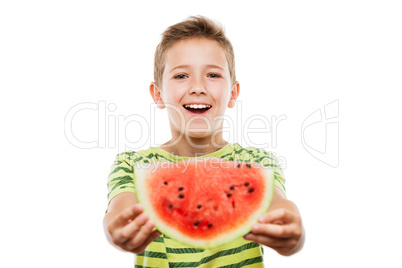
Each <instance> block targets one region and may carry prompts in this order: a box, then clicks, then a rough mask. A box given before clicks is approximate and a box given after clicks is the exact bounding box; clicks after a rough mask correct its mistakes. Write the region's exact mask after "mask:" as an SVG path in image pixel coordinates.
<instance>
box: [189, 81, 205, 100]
mask: <svg viewBox="0 0 402 268" xmlns="http://www.w3.org/2000/svg"><path fill="white" fill-rule="evenodd" d="M190 94H195V95H197V96H198V95H201V94H204V95H205V94H207V90H206V89H205V87H204V84H203V83H202V80H201V79H197V80H195V81H194V83H193V84H192V86H191V89H190Z"/></svg>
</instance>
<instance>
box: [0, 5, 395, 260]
mask: <svg viewBox="0 0 402 268" xmlns="http://www.w3.org/2000/svg"><path fill="white" fill-rule="evenodd" d="M401 12H402V9H401V6H400V3H399V1H275V2H272V1H271V2H268V3H266V4H263V1H246V2H245V1H205V0H204V1H195V2H193V1H149V2H146V1H137V2H135V1H108V2H106V1H2V2H1V4H0V88H1V105H0V109H1V110H0V116H1V131H0V135H1V139H0V142H1V155H2V158H1V195H0V201H1V208H2V213H1V222H0V224H1V228H0V241H1V252H2V254H1V255H2V257H1V259H0V266H1V267H28V266H32V267H133V255H132V254H129V253H124V252H121V251H119V250H117V249H115V248H113V247H112V246H111V245H109V244H108V243H107V241H106V239H105V236H104V233H103V227H102V219H103V215H104V211H105V209H106V205H107V199H106V195H107V189H106V179H107V175H108V172H109V170H110V167H111V164H112V162H113V160H114V157H115V155H116V154H117V153H118V151H119V148H118V146H114V145H113V142H110V143H109V141H107V142H105V141H104V143H105V144H103V145H102V144H101V143H102V142H101V143H99V145H98V146H97V148H92V149H83V148H79V147H77V146H74V144H72V142H71V140H70V141H69V140H68V139H67V138H66V136H65V118H66V115H67V114H68V112H69V110H70V109H71V108H72V107H74V106H75V105H77V104H80V103H92V105H98V103H102V102H103V103H106V105H109V104H112V106H113V104H114V106H115V108H116V110H114V111H109V110H108V111H106V112H107V115H108V116H110V118H115V119H116V118H118V117H119V116H120V117H122V118H123V119H124V117H128V116H130V115H141V116H143V117H144V118H145V119H146V121H148V122H149V124H155V125H156V131H157V132H156V134H155V136H156V138H155V139H154V140H153V141H152V140H148V141H145V142H143V144H139V143H136V142H135V141H137V140H139V139H140V136H139V133H141V130H139V124H137V125H136V124H135V123H131V124H129V125H127V128H125V129H124V128H123V129H121V130H120V131H119V130H116V131H115V132H116V133H117V134H115V135H116V136H118V135H127V137H128V138H127V139H129V140H131V141H134V144H137V145H138V146H139V147H141V148H146V147H148V146H151V145H152V146H153V145H159V144H161V143H163V142H165V141H166V140H167V139H168V138H169V129H168V125H167V116H166V112H165V111H164V110H163V111H160V110H159V111H155V114H156V116H155V118H154V119H153V118H151V117H150V111H151V110H152V109H151V106H150V103H151V102H152V99H151V97H150V95H149V93H148V87H149V84H150V82H152V81H153V55H154V50H155V47H156V45H157V44H158V42H159V40H160V34H161V33H162V32H163V31H164V30H165V29H166V28H167V27H168V26H169V25H172V24H175V23H177V22H180V21H182V20H184V19H186V18H187V17H188V16H191V15H205V16H207V17H209V18H211V19H214V20H217V21H219V22H221V23H222V25H223V26H224V27H225V29H226V32H227V35H228V37H229V38H230V40H231V42H232V44H233V46H234V49H235V55H236V71H237V80H238V81H239V82H240V87H241V92H240V97H239V102H240V103H241V106H242V116H243V122H244V120H245V118H248V117H250V116H252V115H256V114H258V115H263V116H265V117H266V118H269V119H271V117H272V116H273V115H275V116H281V115H285V116H286V120H282V121H280V122H279V124H278V125H277V128H276V131H277V138H276V146H272V143H271V139H272V133H260V134H255V136H253V137H252V139H253V141H255V143H269V147H268V148H266V149H267V150H271V151H273V152H275V153H276V154H277V156H279V157H281V159H283V160H284V162H285V163H286V165H285V166H284V173H285V177H286V179H287V182H286V186H287V193H288V198H289V199H291V200H293V201H294V202H295V203H296V204H297V205H298V207H299V209H300V211H301V214H302V217H303V221H304V226H305V228H306V231H307V240H306V243H305V247H304V249H303V250H302V251H301V252H300V253H298V254H296V255H294V256H291V257H282V256H280V255H278V254H277V253H276V252H274V251H273V250H270V249H266V251H265V252H266V256H265V263H266V266H267V267H356V266H359V267H363V266H366V265H370V267H374V266H376V267H401V265H402V261H401V259H400V256H398V254H399V253H400V240H401V238H402V237H401V226H402V220H401V217H400V211H401V210H400V204H401V201H402V200H401V198H400V195H399V193H400V189H401V179H402V177H401V175H400V174H399V172H398V171H399V169H398V168H399V167H400V161H401V149H402V148H401V147H402V146H401V134H402V131H401V127H400V122H401V120H400V116H401V115H402V109H401V104H400V99H401V98H400V96H399V95H398V91H401V90H402V79H401V74H402V52H401V51H402V50H401V48H402V38H401V32H402V17H401ZM334 101H335V102H336V101H337V103H338V104H339V117H336V118H335V119H333V122H335V123H336V122H337V123H338V126H339V136H338V133H337V132H334V131H333V129H334V128H332V130H331V131H332V132H331V133H330V135H332V136H330V137H332V138H331V139H329V138H328V139H327V142H328V141H330V142H332V143H331V144H328V146H331V145H334V142H335V144H337V140H338V139H333V137H335V138H339V155H338V151H331V152H328V151H327V154H331V155H329V156H330V157H331V159H332V160H331V161H335V162H337V160H338V158H339V164H336V165H335V167H333V166H330V165H328V164H325V163H323V162H322V161H320V160H319V159H317V158H315V157H313V156H312V155H311V154H310V153H309V152H308V151H307V150H306V149H305V147H304V146H303V143H302V139H301V137H302V136H301V133H302V124H303V122H304V120H306V118H308V116H309V115H310V114H312V113H313V112H315V111H316V110H317V109H321V108H323V107H324V106H325V105H327V104H329V103H331V102H334ZM112 106H110V107H112ZM335 108H336V107H335ZM335 110H336V109H335ZM97 112H98V111H96V110H92V111H91V110H86V111H84V112H80V113H77V114H76V116H75V117H74V120H73V121H72V122H73V123H72V126H71V128H72V131H73V133H74V135H75V136H76V137H77V139H79V140H81V141H93V140H96V139H97V138H98V133H99V130H98V114H97ZM228 113H229V114H232V115H233V114H234V110H233V111H228ZM111 120H113V119H111ZM100 121H101V120H100ZM151 121H152V122H151ZM111 122H112V121H111ZM101 123H102V122H101ZM103 123H104V124H105V127H106V128H101V130H100V134H99V135H100V136H101V137H103V136H105V135H106V134H105V129H108V130H109V131H110V129H112V131H111V132H113V129H117V128H113V127H114V126H113V124H108V123H107V122H106V121H105V120H103ZM316 126H318V127H316V128H310V130H309V132H307V130H306V132H305V135H307V136H306V137H305V138H306V139H305V140H304V142H306V143H308V144H309V145H310V146H311V147H314V148H318V147H320V146H321V149H322V148H324V149H325V147H322V146H323V144H324V145H325V141H326V140H325V137H326V134H325V127H324V126H325V122H324V124H323V125H320V124H318V125H316ZM332 126H336V124H333V125H332ZM240 129H241V127H240ZM102 131H103V134H102ZM102 135H103V136H102ZM107 137H109V136H107ZM110 137H113V136H110ZM110 139H111V140H114V141H115V143H117V142H116V141H117V138H116V139H113V138H110ZM230 139H231V140H230V141H233V139H232V138H230ZM123 141H124V140H123ZM236 141H238V142H240V143H242V142H243V143H244V141H243V140H242V137H237V140H236ZM120 142H122V140H120ZM243 145H247V144H243ZM137 149H139V148H137ZM338 156H339V157H338Z"/></svg>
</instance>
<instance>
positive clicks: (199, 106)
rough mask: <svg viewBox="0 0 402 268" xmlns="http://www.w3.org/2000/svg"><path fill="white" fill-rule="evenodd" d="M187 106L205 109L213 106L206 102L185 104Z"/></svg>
mask: <svg viewBox="0 0 402 268" xmlns="http://www.w3.org/2000/svg"><path fill="white" fill-rule="evenodd" d="M184 107H186V108H193V109H203V108H211V105H205V104H186V105H184Z"/></svg>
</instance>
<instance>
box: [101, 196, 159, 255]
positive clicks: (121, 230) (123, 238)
mask: <svg viewBox="0 0 402 268" xmlns="http://www.w3.org/2000/svg"><path fill="white" fill-rule="evenodd" d="M104 228H105V232H106V236H107V238H108V240H109V242H111V243H112V244H113V245H115V246H117V247H119V248H120V249H122V250H125V251H128V252H132V253H135V254H139V253H142V252H143V251H144V250H145V248H146V247H147V246H148V245H149V244H150V243H151V242H152V241H154V240H155V239H156V238H157V237H159V236H160V235H161V233H160V232H159V231H157V230H154V231H153V229H154V228H155V224H154V223H153V222H151V221H149V218H148V216H147V215H146V214H145V213H143V209H142V207H141V205H140V204H135V205H132V206H129V207H127V208H125V209H124V210H122V211H121V212H119V213H112V212H110V214H109V215H107V214H106V216H105V221H104Z"/></svg>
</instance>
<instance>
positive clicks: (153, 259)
mask: <svg viewBox="0 0 402 268" xmlns="http://www.w3.org/2000/svg"><path fill="white" fill-rule="evenodd" d="M201 157H220V158H223V159H225V160H228V161H232V160H239V161H246V162H258V163H261V164H262V165H264V166H268V167H271V168H272V169H273V170H274V175H275V186H277V187H278V188H279V189H281V190H282V192H283V193H284V195H285V196H286V192H285V187H284V184H285V179H284V176H283V172H282V170H281V168H280V167H279V166H278V164H277V161H276V158H275V156H274V155H273V154H272V153H270V152H266V151H264V150H262V149H257V148H254V147H247V148H243V147H241V146H240V145H239V144H238V143H234V144H233V143H229V144H227V145H226V146H225V147H223V148H222V149H220V150H218V151H216V152H214V153H211V154H208V155H204V156H201ZM201 157H200V158H201ZM185 159H188V157H181V156H175V155H171V154H169V153H168V152H167V151H165V150H163V149H161V148H160V147H151V148H149V149H147V150H141V151H138V152H133V151H128V152H124V153H121V154H118V155H117V156H116V160H115V161H114V163H113V165H112V168H111V170H110V174H109V178H108V185H107V186H108V195H107V198H108V202H110V201H111V200H112V198H113V197H115V196H116V195H118V194H119V193H122V192H133V193H135V188H134V179H135V178H134V172H133V166H134V165H136V164H139V163H150V162H153V161H163V160H167V161H171V162H179V161H182V160H185ZM106 212H107V210H106ZM263 255H264V254H263V247H262V246H261V245H259V244H257V243H255V242H251V241H247V240H244V239H243V238H239V239H237V240H235V241H233V242H231V243H229V244H227V245H225V246H222V247H219V248H215V249H210V250H201V249H195V248H189V247H188V246H186V245H183V244H181V243H179V242H178V241H175V240H173V239H170V238H169V237H167V236H165V235H162V236H160V237H158V238H157V239H156V240H155V241H154V242H152V243H151V244H150V245H149V246H148V247H147V248H146V250H145V251H144V252H143V253H141V254H138V255H137V256H136V260H135V267H138V268H140V267H155V268H164V267H231V268H232V267H233V268H234V267H250V268H253V267H264V265H263Z"/></svg>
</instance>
